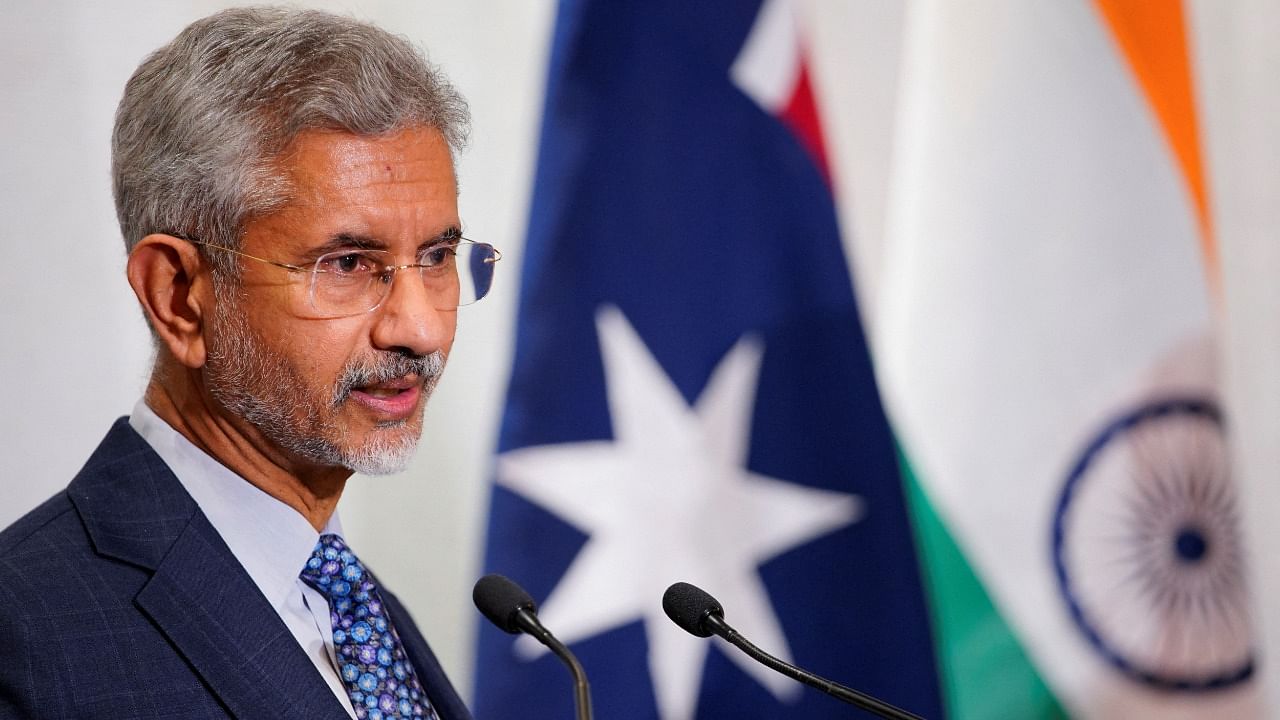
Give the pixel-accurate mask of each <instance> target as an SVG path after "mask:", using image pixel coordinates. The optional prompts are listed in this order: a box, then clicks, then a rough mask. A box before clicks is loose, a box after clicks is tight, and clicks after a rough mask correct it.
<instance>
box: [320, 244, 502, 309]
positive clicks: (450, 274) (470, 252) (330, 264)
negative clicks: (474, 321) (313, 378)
mask: <svg viewBox="0 0 1280 720" xmlns="http://www.w3.org/2000/svg"><path fill="white" fill-rule="evenodd" d="M392 260H393V258H392V256H391V254H390V253H386V252H383V251H380V250H342V251H338V252H333V253H329V254H327V255H323V256H321V257H320V258H319V259H317V260H316V263H315V266H314V270H313V272H312V273H311V274H310V284H311V287H310V293H309V295H310V301H311V306H312V308H313V309H314V310H315V311H316V313H317V314H319V315H321V316H340V315H348V314H356V313H361V312H366V311H369V310H372V309H373V308H375V307H377V306H378V305H380V304H381V303H382V301H383V300H384V299H385V298H386V296H387V293H388V292H389V291H390V289H391V285H392V282H393V281H394V279H395V278H394V276H395V275H396V274H398V273H411V274H417V275H418V276H419V277H420V278H421V281H422V283H423V287H425V288H426V290H427V292H428V294H429V295H430V297H431V299H432V301H433V302H434V304H435V307H436V308H437V309H439V310H454V309H456V308H458V307H459V306H462V305H470V304H472V303H474V302H476V301H477V300H480V299H481V298H483V297H484V296H485V295H487V294H488V293H489V289H490V288H491V287H492V285H493V272H494V265H495V264H496V261H497V252H496V251H495V250H494V248H493V246H492V245H488V244H486V243H472V242H463V243H457V244H451V245H447V246H438V247H435V248H431V249H429V250H428V251H427V252H426V253H425V254H424V255H423V256H422V257H421V258H419V261H418V263H419V264H418V265H416V266H411V267H408V268H395V267H394V266H393V265H392ZM406 279H407V278H406Z"/></svg>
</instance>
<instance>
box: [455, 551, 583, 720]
mask: <svg viewBox="0 0 1280 720" xmlns="http://www.w3.org/2000/svg"><path fill="white" fill-rule="evenodd" d="M471 599H472V601H474V602H475V604H476V608H478V609H479V610H480V612H481V613H483V614H484V616H485V617H486V618H488V619H489V622H491V623H493V624H494V625H497V626H498V627H499V628H501V629H502V630H503V631H504V632H509V633H511V634H512V635H518V634H520V633H522V632H523V633H527V634H529V635H532V636H533V637H534V639H536V640H537V641H538V642H540V643H542V644H543V645H546V646H547V647H548V648H550V650H551V652H553V653H555V654H556V657H558V658H560V659H561V660H563V661H564V664H565V665H568V666H569V672H570V673H572V674H573V704H574V707H575V708H576V709H577V719H578V720H591V688H590V687H589V686H588V685H587V673H586V672H584V671H583V669H582V665H580V664H578V658H576V657H574V656H573V653H571V652H569V648H567V647H565V645H564V643H562V642H560V641H559V640H557V639H556V637H555V636H554V635H552V634H551V631H550V630H547V629H546V628H545V627H543V626H542V623H540V622H538V605H537V603H535V602H534V601H533V598H532V597H530V595H529V593H527V592H525V590H524V588H522V587H520V586H519V585H517V584H516V583H515V581H513V580H511V579H509V578H506V577H503V576H502V575H497V574H490V575H485V576H484V577H482V578H480V579H479V580H477V581H476V586H475V589H473V590H472V591H471Z"/></svg>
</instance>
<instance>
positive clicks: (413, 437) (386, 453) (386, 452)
mask: <svg viewBox="0 0 1280 720" xmlns="http://www.w3.org/2000/svg"><path fill="white" fill-rule="evenodd" d="M420 432H421V428H412V429H410V428H403V429H400V431H399V432H393V431H388V430H385V429H379V430H374V431H373V432H371V433H370V437H369V439H367V440H366V441H365V442H364V443H362V444H361V445H360V446H359V447H354V448H346V449H344V450H343V451H342V452H341V453H340V454H341V456H342V458H341V460H342V462H341V464H342V465H343V467H346V468H348V469H350V470H352V471H354V472H358V473H360V474H362V475H394V474H395V473H398V472H403V471H404V470H405V469H406V468H408V467H409V461H410V460H412V459H413V455H414V453H415V452H416V451H417V449H418V437H419V433H420Z"/></svg>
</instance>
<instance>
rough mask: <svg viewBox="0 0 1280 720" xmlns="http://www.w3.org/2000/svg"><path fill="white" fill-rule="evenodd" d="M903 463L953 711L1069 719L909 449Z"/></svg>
mask: <svg viewBox="0 0 1280 720" xmlns="http://www.w3.org/2000/svg"><path fill="white" fill-rule="evenodd" d="M898 464H899V465H900V466H901V468H902V476H903V478H904V479H905V480H906V485H907V504H908V507H909V508H910V512H911V519H912V522H913V524H914V525H915V532H916V541H917V543H918V546H919V548H920V554H921V562H922V565H923V567H924V576H925V584H926V586H927V587H928V592H929V604H930V607H931V609H932V615H933V634H934V645H935V647H936V648H937V649H938V662H939V665H940V670H941V674H942V689H943V695H944V697H945V700H946V704H947V716H948V717H949V718H951V719H952V720H997V719H1002V718H1009V719H1010V720H1025V719H1026V718H1065V717H1067V714H1066V713H1065V712H1063V710H1062V706H1061V705H1060V704H1059V703H1058V700H1057V699H1056V698H1055V697H1054V696H1053V693H1052V692H1050V690H1049V687H1048V686H1047V685H1046V684H1045V682H1044V680H1043V679H1041V677H1040V675H1039V674H1038V673H1037V672H1036V669H1035V666H1034V665H1032V663H1031V659H1030V658H1028V657H1027V653H1026V652H1025V651H1024V650H1023V649H1022V645H1021V644H1020V643H1019V642H1018V639H1017V638H1016V637H1015V636H1014V634H1013V632H1012V630H1010V628H1009V626H1008V625H1007V624H1006V623H1005V621H1004V618H1002V617H1001V616H1000V613H999V612H998V611H997V610H996V608H995V605H993V604H992V602H991V598H990V597H989V596H988V595H987V591H986V590H985V589H984V588H983V587H982V583H981V582H980V581H979V580H978V578H977V576H976V575H975V574H974V572H973V569H972V568H970V567H969V563H968V562H967V561H966V560H965V557H964V554H963V553H961V552H960V548H958V547H957V546H956V543H955V541H954V540H953V539H952V538H951V534H950V533H949V532H947V528H946V526H945V525H944V524H943V523H942V520H941V519H940V518H939V517H938V514H937V513H936V512H935V511H934V509H933V505H932V504H931V503H930V502H929V498H928V496H927V495H926V494H925V492H924V490H923V489H922V488H921V487H920V482H919V481H918V480H917V478H916V475H915V473H914V472H913V471H912V469H911V463H910V462H908V460H907V457H906V455H905V454H904V453H903V452H902V449H901V448H899V449H898Z"/></svg>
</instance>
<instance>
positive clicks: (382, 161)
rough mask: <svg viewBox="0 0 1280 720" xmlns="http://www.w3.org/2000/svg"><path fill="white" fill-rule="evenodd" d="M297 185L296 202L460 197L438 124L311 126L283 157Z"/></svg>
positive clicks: (283, 164) (284, 166)
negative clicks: (389, 130) (374, 130)
mask: <svg viewBox="0 0 1280 720" xmlns="http://www.w3.org/2000/svg"><path fill="white" fill-rule="evenodd" d="M279 169H280V171H281V172H282V173H283V174H284V175H285V176H286V177H287V179H288V180H289V182H290V184H291V185H292V190H293V192H292V193H291V195H292V202H291V203H289V204H291V205H309V204H313V203H316V202H323V203H332V202H335V201H337V200H340V199H344V198H345V199H350V200H358V199H359V198H361V197H365V196H370V195H377V196H378V197H379V198H381V199H383V200H387V201H397V200H406V201H424V200H433V199H434V200H449V201H450V202H456V182H455V179H454V171H453V158H452V156H451V155H450V153H449V145H448V143H447V142H446V141H445V139H444V136H443V135H441V134H440V132H439V131H438V130H435V129H434V128H426V127H413V128H408V129H404V130H400V131H398V132H396V133H393V134H388V135H380V136H372V137H370V136H361V135H354V134H352V133H348V132H341V131H330V130H307V131H304V132H302V133H299V135H298V136H297V137H296V138H294V140H293V142H292V143H290V145H289V147H288V149H287V150H286V151H285V152H284V153H282V155H281V157H280V158H279Z"/></svg>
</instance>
